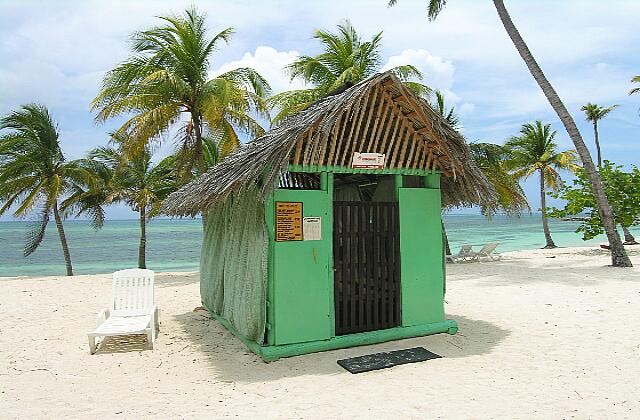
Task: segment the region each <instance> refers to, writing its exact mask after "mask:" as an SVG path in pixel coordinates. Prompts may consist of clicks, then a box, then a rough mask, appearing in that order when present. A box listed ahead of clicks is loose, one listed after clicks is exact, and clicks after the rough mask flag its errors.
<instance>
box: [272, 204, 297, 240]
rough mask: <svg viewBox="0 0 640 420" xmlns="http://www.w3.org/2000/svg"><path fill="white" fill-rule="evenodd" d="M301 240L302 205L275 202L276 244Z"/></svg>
mask: <svg viewBox="0 0 640 420" xmlns="http://www.w3.org/2000/svg"><path fill="white" fill-rule="evenodd" d="M302 239H303V238H302V203H300V202H287V201H276V242H284V241H301V240H302Z"/></svg>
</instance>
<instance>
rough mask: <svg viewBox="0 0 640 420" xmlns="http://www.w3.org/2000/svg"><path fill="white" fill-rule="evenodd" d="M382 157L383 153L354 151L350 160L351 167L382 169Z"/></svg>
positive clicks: (383, 157) (383, 156)
mask: <svg viewBox="0 0 640 420" xmlns="http://www.w3.org/2000/svg"><path fill="white" fill-rule="evenodd" d="M384 159H385V155H384V153H360V152H355V153H354V154H353V160H352V161H351V167H352V168H360V169H383V168H384Z"/></svg>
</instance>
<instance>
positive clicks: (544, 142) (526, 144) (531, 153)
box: [505, 120, 578, 248]
mask: <svg viewBox="0 0 640 420" xmlns="http://www.w3.org/2000/svg"><path fill="white" fill-rule="evenodd" d="M555 137H556V131H555V130H554V131H551V124H545V125H542V121H540V120H538V121H536V122H535V123H533V124H531V123H528V124H524V125H523V126H522V128H521V129H520V135H519V136H517V137H512V138H511V139H509V140H508V141H507V142H506V143H505V147H506V149H507V150H508V151H509V160H508V162H507V166H508V167H509V168H510V169H512V170H513V176H515V177H516V178H518V179H523V178H524V179H527V178H529V177H530V176H531V175H533V174H535V173H536V172H537V173H538V174H539V176H540V207H541V209H540V210H541V212H542V228H543V230H544V237H545V240H546V242H547V243H546V246H545V248H555V247H556V244H555V243H554V242H553V239H552V238H551V232H550V231H549V222H548V220H547V200H546V196H547V188H550V189H551V190H553V191H557V190H558V188H559V187H560V186H562V179H561V177H560V174H559V173H558V170H568V171H571V172H575V171H576V170H577V169H578V166H577V165H576V160H577V158H576V155H575V151H573V150H567V151H564V152H558V151H557V148H558V145H557V144H556V143H555Z"/></svg>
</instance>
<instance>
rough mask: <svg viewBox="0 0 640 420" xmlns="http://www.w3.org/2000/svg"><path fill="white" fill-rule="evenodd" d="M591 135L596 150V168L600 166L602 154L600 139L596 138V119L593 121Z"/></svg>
mask: <svg viewBox="0 0 640 420" xmlns="http://www.w3.org/2000/svg"><path fill="white" fill-rule="evenodd" d="M593 137H594V139H595V140H596V152H597V153H598V168H600V167H601V166H602V154H601V153H600V139H599V138H598V121H597V120H596V121H594V122H593Z"/></svg>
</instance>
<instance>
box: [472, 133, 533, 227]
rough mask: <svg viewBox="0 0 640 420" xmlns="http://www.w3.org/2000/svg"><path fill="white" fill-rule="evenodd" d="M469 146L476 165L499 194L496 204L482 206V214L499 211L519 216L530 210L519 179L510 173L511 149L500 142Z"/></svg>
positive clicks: (486, 214) (474, 143)
mask: <svg viewBox="0 0 640 420" xmlns="http://www.w3.org/2000/svg"><path fill="white" fill-rule="evenodd" d="M469 148H470V149H471V156H472V157H473V161H474V162H475V164H476V166H478V168H480V170H481V171H482V173H483V174H484V176H486V177H487V179H488V180H489V182H491V184H492V185H493V187H494V188H495V189H496V192H497V194H498V199H497V200H496V203H495V204H494V205H492V206H488V205H483V206H481V208H480V211H481V212H482V214H483V215H485V216H487V217H491V216H492V215H494V214H495V213H497V212H503V213H505V214H507V215H509V216H519V215H520V214H521V213H522V212H523V211H530V210H531V209H530V207H529V203H528V202H527V197H526V196H525V194H524V190H523V189H522V186H521V185H520V182H519V179H518V178H517V177H515V176H514V175H512V174H511V173H509V170H508V161H509V150H508V149H507V148H506V147H505V146H500V145H499V144H493V143H482V142H473V143H470V144H469Z"/></svg>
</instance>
